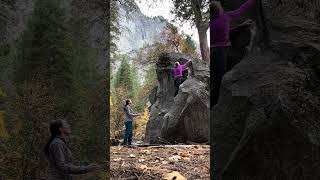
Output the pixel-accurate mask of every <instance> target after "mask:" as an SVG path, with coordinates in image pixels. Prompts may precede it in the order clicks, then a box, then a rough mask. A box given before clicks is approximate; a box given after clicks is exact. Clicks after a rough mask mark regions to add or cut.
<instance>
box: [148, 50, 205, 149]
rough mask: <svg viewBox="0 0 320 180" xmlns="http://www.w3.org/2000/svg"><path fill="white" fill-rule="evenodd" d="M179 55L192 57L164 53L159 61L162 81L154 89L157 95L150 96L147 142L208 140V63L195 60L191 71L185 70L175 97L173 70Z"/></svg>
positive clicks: (159, 76)
mask: <svg viewBox="0 0 320 180" xmlns="http://www.w3.org/2000/svg"><path fill="white" fill-rule="evenodd" d="M179 58H186V59H190V57H186V56H184V55H182V54H176V53H170V54H163V55H161V56H160V57H159V60H158V62H157V70H156V71H157V77H158V82H159V83H158V86H157V88H156V89H154V90H156V97H155V98H154V92H151V94H152V95H151V96H150V97H151V100H150V102H151V103H152V106H151V108H150V109H151V110H150V119H149V122H148V124H147V129H146V136H145V141H146V143H151V144H158V143H183V142H186V141H192V142H208V140H209V90H208V88H209V85H208V83H209V69H208V67H207V65H205V64H202V63H200V62H197V61H195V60H192V63H191V64H190V65H189V73H185V81H184V82H183V83H182V84H181V85H180V89H179V93H178V95H177V96H176V97H174V92H175V87H174V79H173V77H172V72H171V69H172V68H173V67H174V62H175V61H177V60H178V59H179ZM180 63H184V62H180ZM187 75H188V77H186V76H187ZM154 90H153V91H154Z"/></svg>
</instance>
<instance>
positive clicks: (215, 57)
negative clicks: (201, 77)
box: [210, 47, 229, 108]
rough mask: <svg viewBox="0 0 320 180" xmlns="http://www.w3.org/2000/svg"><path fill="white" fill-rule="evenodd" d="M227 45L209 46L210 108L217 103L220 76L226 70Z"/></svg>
mask: <svg viewBox="0 0 320 180" xmlns="http://www.w3.org/2000/svg"><path fill="white" fill-rule="evenodd" d="M228 51H229V47H216V48H210V62H211V63H210V77H211V78H210V108H212V107H213V106H214V105H216V104H217V103H218V100H219V91H220V85H221V81H222V77H223V76H224V74H225V73H226V72H227V60H228Z"/></svg>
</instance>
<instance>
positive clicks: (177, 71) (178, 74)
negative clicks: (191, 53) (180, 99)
mask: <svg viewBox="0 0 320 180" xmlns="http://www.w3.org/2000/svg"><path fill="white" fill-rule="evenodd" d="M190 62H191V61H190V60H188V61H187V62H186V63H184V64H180V63H179V62H178V61H177V62H175V64H174V65H175V67H174V69H173V75H174V84H175V87H176V91H175V93H174V96H176V95H177V94H178V92H179V86H180V84H181V83H182V72H183V71H184V70H185V69H186V68H187V67H188V65H189V63H190Z"/></svg>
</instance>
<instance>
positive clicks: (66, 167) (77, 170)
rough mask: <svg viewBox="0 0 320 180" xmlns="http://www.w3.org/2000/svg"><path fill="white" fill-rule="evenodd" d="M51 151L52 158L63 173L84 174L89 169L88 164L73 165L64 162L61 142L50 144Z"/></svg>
mask: <svg viewBox="0 0 320 180" xmlns="http://www.w3.org/2000/svg"><path fill="white" fill-rule="evenodd" d="M51 152H52V153H53V158H54V161H55V165H56V166H57V169H59V170H60V171H62V172H63V173H65V174H85V173H88V172H89V171H90V170H89V166H75V165H73V164H71V163H66V162H65V156H64V153H63V147H62V145H61V144H58V143H55V144H52V146H51Z"/></svg>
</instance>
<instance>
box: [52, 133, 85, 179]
mask: <svg viewBox="0 0 320 180" xmlns="http://www.w3.org/2000/svg"><path fill="white" fill-rule="evenodd" d="M48 160H49V167H48V180H72V179H73V178H72V174H84V173H87V172H89V168H88V166H75V165H73V163H72V154H71V151H70V149H69V147H68V145H67V144H66V143H65V142H64V141H63V140H62V139H61V138H58V137H57V138H55V139H54V140H53V141H52V142H51V144H50V146H49V157H48Z"/></svg>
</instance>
